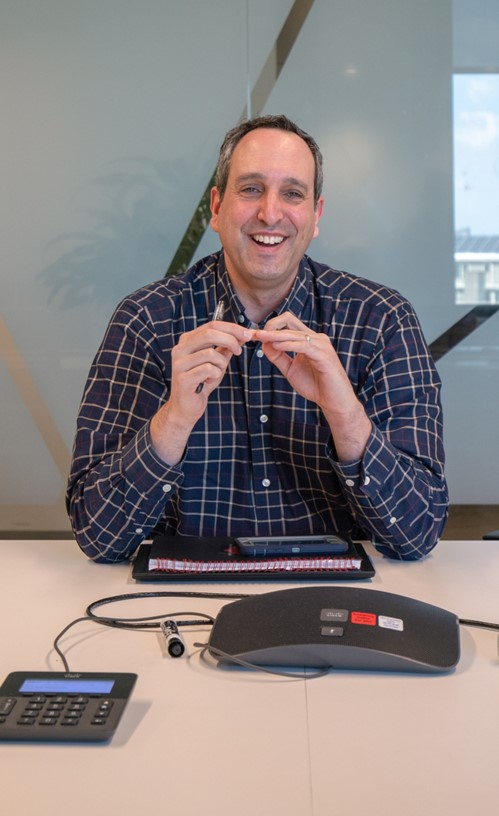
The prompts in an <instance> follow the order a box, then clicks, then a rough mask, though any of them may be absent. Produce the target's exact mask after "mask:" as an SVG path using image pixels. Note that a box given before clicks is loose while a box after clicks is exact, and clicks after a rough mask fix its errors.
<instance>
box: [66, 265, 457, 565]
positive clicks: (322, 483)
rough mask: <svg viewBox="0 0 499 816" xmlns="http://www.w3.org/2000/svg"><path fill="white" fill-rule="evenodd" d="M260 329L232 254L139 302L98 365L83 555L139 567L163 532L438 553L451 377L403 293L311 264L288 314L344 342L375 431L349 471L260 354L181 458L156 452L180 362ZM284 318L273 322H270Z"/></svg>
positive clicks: (75, 475) (218, 394) (109, 335)
mask: <svg viewBox="0 0 499 816" xmlns="http://www.w3.org/2000/svg"><path fill="white" fill-rule="evenodd" d="M222 298H223V299H224V301H225V304H226V311H225V316H224V320H233V321H237V322H239V323H241V324H242V325H248V326H250V325H251V324H250V322H249V321H248V320H247V318H246V316H245V314H244V310H243V307H242V305H241V303H240V302H239V300H238V298H237V296H236V295H235V293H234V291H233V289H232V286H231V283H230V280H229V277H228V275H227V272H226V270H225V265H224V256H223V252H220V253H215V254H214V255H211V256H209V257H207V258H205V259H203V260H201V261H199V262H198V263H197V264H195V265H194V266H193V267H191V269H190V270H188V271H187V272H186V273H185V274H184V275H182V276H178V277H171V278H164V279H162V280H160V281H158V282H156V283H153V284H151V285H149V286H145V287H144V288H142V289H140V290H139V291H137V292H135V293H134V294H133V295H131V296H129V297H127V298H125V300H123V302H122V303H121V304H120V305H119V307H118V308H117V310H116V312H115V314H114V316H113V318H112V320H111V322H110V324H109V327H108V329H107V332H106V335H105V337H104V340H103V343H102V345H101V347H100V349H99V351H98V353H97V355H96V357H95V360H94V363H93V365H92V368H91V370H90V374H89V377H88V381H87V385H86V388H85V392H84V396H83V400H82V404H81V407H80V412H79V416H78V421H77V432H76V438H75V446H74V452H73V462H72V468H71V474H70V478H69V484H68V491H67V503H68V509H69V514H70V517H71V520H72V524H73V530H74V534H75V536H76V539H77V541H78V544H79V545H80V547H81V548H82V550H83V551H84V552H85V553H86V554H87V555H88V556H89V557H90V558H93V559H95V560H96V561H118V560H123V559H126V558H129V557H130V556H131V555H132V553H133V552H134V551H135V549H136V548H137V547H138V545H139V544H140V543H141V542H142V541H143V540H144V538H146V537H147V536H148V535H149V534H150V533H151V531H152V530H153V528H155V527H156V528H157V527H159V528H161V529H162V530H165V531H166V532H167V533H171V534H175V533H176V534H179V535H200V536H217V535H220V536H227V535H228V536H237V535H262V536H266V535H283V534H288V535H299V534H319V533H324V532H333V531H335V530H336V531H341V532H350V533H351V534H352V535H357V536H360V537H362V538H368V539H371V540H372V541H374V542H375V544H376V545H377V546H378V547H379V549H380V550H381V551H382V552H384V553H385V554H386V555H391V556H393V557H398V558H404V559H415V558H420V557H422V556H424V555H425V554H426V553H428V552H429V551H430V550H431V549H432V547H434V546H435V544H436V543H437V541H438V538H439V535H440V534H441V531H442V529H443V526H444V523H445V520H446V516H447V505H448V497H447V487H446V482H445V478H444V469H443V462H444V454H443V447H442V412H441V405H440V379H439V377H438V374H437V372H436V370H435V367H434V364H433V362H432V359H431V357H430V354H429V351H428V348H427V346H426V343H425V341H424V338H423V335H422V332H421V328H420V325H419V323H418V320H417V318H416V316H415V314H414V311H413V309H412V307H411V305H410V304H409V303H408V302H407V301H406V300H405V299H404V298H402V297H401V296H400V295H399V294H398V293H397V292H395V291H393V290H391V289H388V288H386V287H383V286H380V285H377V284H374V283H372V282H371V281H368V280H364V279H362V278H358V277H355V276H353V275H349V274H347V273H345V272H338V271H335V270H333V269H331V268H329V267H327V266H325V265H323V264H319V263H316V262H314V261H312V260H311V259H310V258H309V257H307V256H305V257H304V258H303V260H302V262H301V264H300V267H299V270H298V275H297V278H296V280H295V283H294V285H293V287H292V290H291V292H290V294H289V296H288V297H287V298H286V300H285V301H284V302H283V303H282V305H281V308H280V309H279V311H287V310H289V311H292V312H293V313H294V314H295V315H297V316H298V317H299V318H300V320H302V321H303V323H305V324H306V325H307V326H309V327H310V329H312V331H314V332H323V333H325V334H327V335H328V336H329V337H330V338H331V343H332V344H333V346H334V348H335V350H336V352H337V354H338V356H339V358H340V360H341V362H342V364H343V366H344V368H345V370H346V372H347V374H348V377H349V379H350V381H351V383H352V385H353V388H354V390H355V392H356V394H357V396H358V398H359V400H360V401H361V403H362V404H363V406H364V408H365V410H366V412H367V415H368V416H369V418H370V419H371V422H372V432H371V436H370V438H369V441H368V444H367V448H366V450H365V453H364V455H363V457H362V459H361V460H359V461H355V462H349V463H340V462H338V461H337V459H336V457H335V450H334V441H333V440H332V438H331V432H330V429H329V427H328V425H327V423H326V421H325V419H324V416H323V415H322V412H321V410H320V409H319V408H318V406H317V405H315V404H314V403H312V402H309V401H308V400H306V399H304V398H303V397H301V396H300V395H299V394H297V393H296V392H295V391H294V390H293V389H292V388H291V386H290V385H289V383H288V382H287V380H286V379H285V378H284V377H283V376H282V375H281V374H280V372H279V371H278V370H277V369H276V368H275V366H273V365H272V364H271V363H270V362H269V361H268V360H267V358H266V357H265V355H264V354H263V353H262V350H261V347H260V344H259V343H256V342H250V343H247V344H246V346H244V347H243V353H242V354H241V356H240V357H236V356H234V357H232V359H231V361H230V363H229V367H228V370H227V372H226V374H225V376H224V378H223V380H222V383H221V384H220V386H219V387H218V389H216V390H215V391H214V392H213V393H212V394H211V395H210V398H209V401H208V406H207V409H206V412H205V415H204V416H203V417H202V418H201V419H200V420H199V421H198V423H197V424H196V425H195V427H194V429H193V431H192V433H191V435H190V438H189V442H188V445H187V448H186V450H185V452H184V456H183V459H182V461H181V462H180V463H179V464H177V465H175V466H174V467H170V466H169V465H167V464H165V463H164V462H163V461H162V460H161V459H160V458H159V457H158V456H157V455H156V453H155V451H154V449H153V447H152V443H151V439H150V434H149V422H150V419H151V417H152V416H153V415H154V414H155V412H156V411H157V410H158V409H159V408H160V407H161V405H163V403H164V402H165V401H166V400H167V399H168V394H169V389H170V383H171V350H172V348H173V346H174V345H175V344H176V343H177V342H178V340H179V338H180V336H181V334H183V333H184V332H188V331H190V330H192V329H194V328H195V327H196V326H197V325H199V324H201V323H203V322H206V321H208V320H210V319H211V318H212V315H213V312H214V309H215V306H216V303H217V302H218V301H219V300H220V299H222ZM270 316H271V315H269V317H270Z"/></svg>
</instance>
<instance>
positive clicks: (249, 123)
mask: <svg viewBox="0 0 499 816" xmlns="http://www.w3.org/2000/svg"><path fill="white" fill-rule="evenodd" d="M258 128H274V129H275V130H285V131H287V132H288V133H296V135H297V136H299V137H300V139H303V141H304V142H305V143H306V144H307V145H308V147H309V148H310V152H311V153H312V156H313V157H314V164H315V173H314V206H315V207H317V203H318V201H319V198H320V197H321V193H322V183H323V170H322V153H321V151H320V150H319V146H318V144H317V142H316V141H315V139H313V138H312V136H310V135H309V134H308V133H306V132H305V131H304V130H302V129H301V128H300V127H298V125H295V123H294V122H292V121H291V120H290V119H288V117H287V116H284V114H278V115H277V116H256V117H255V118H254V119H246V120H244V121H243V122H241V123H240V124H239V125H236V127H234V128H232V130H229V132H228V133H227V134H226V136H225V139H224V140H223V142H222V146H221V148H220V154H219V157H218V164H217V169H216V173H215V186H216V187H217V189H218V192H219V194H220V198H221V199H222V198H223V197H224V194H225V190H226V187H227V180H228V178H229V171H230V164H231V161H232V154H233V153H234V150H235V148H236V146H237V145H238V144H239V142H240V141H241V139H242V138H243V136H246V134H247V133H250V132H251V131H252V130H257V129H258Z"/></svg>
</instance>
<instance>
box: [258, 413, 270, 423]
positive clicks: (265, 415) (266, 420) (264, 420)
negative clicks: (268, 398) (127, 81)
mask: <svg viewBox="0 0 499 816" xmlns="http://www.w3.org/2000/svg"><path fill="white" fill-rule="evenodd" d="M268 419H269V418H268V416H267V414H261V416H260V422H268Z"/></svg>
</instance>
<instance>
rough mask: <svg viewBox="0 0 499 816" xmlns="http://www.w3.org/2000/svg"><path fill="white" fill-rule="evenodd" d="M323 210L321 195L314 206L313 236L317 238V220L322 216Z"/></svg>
mask: <svg viewBox="0 0 499 816" xmlns="http://www.w3.org/2000/svg"><path fill="white" fill-rule="evenodd" d="M323 212H324V199H323V198H322V196H321V197H320V198H319V200H318V202H317V207H316V208H315V229H314V236H313V237H314V238H317V236H318V234H319V221H320V220H321V218H322V213H323Z"/></svg>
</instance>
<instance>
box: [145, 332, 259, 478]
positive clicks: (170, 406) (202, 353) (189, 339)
mask: <svg viewBox="0 0 499 816" xmlns="http://www.w3.org/2000/svg"><path fill="white" fill-rule="evenodd" d="M253 334H254V333H253V331H251V330H248V329H244V328H243V327H242V326H238V325H237V324H236V323H227V322H224V321H219V320H217V321H216V322H215V321H210V322H209V323H205V324H204V325H203V326H198V328H196V329H193V331H190V332H186V333H185V334H183V335H182V336H181V338H180V340H179V342H178V344H177V345H176V346H175V347H174V348H173V350H172V383H171V390H170V396H169V399H168V402H166V403H165V404H164V405H163V406H162V407H161V408H160V409H159V411H158V412H157V413H156V414H155V416H154V417H153V418H152V420H151V438H152V442H153V445H154V448H155V450H156V452H157V454H158V455H159V456H160V458H161V459H163V460H164V461H165V462H167V463H168V464H170V465H175V464H177V463H178V462H179V461H180V459H181V458H182V455H183V452H184V449H185V446H186V444H187V440H188V438H189V435H190V433H191V431H192V429H193V427H194V425H195V424H196V422H197V421H198V419H199V418H200V417H201V416H202V415H203V414H204V412H205V410H206V404H207V402H208V397H209V396H210V394H211V392H212V391H214V390H215V388H218V386H219V385H220V382H221V381H222V378H223V376H224V374H225V372H226V370H227V366H228V364H229V360H230V359H231V357H232V355H233V354H235V355H237V356H238V355H240V354H241V351H242V347H243V346H244V344H245V343H247V342H248V340H251V339H252V338H253ZM201 383H202V384H203V387H202V388H200V387H199V386H200V384H201Z"/></svg>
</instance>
